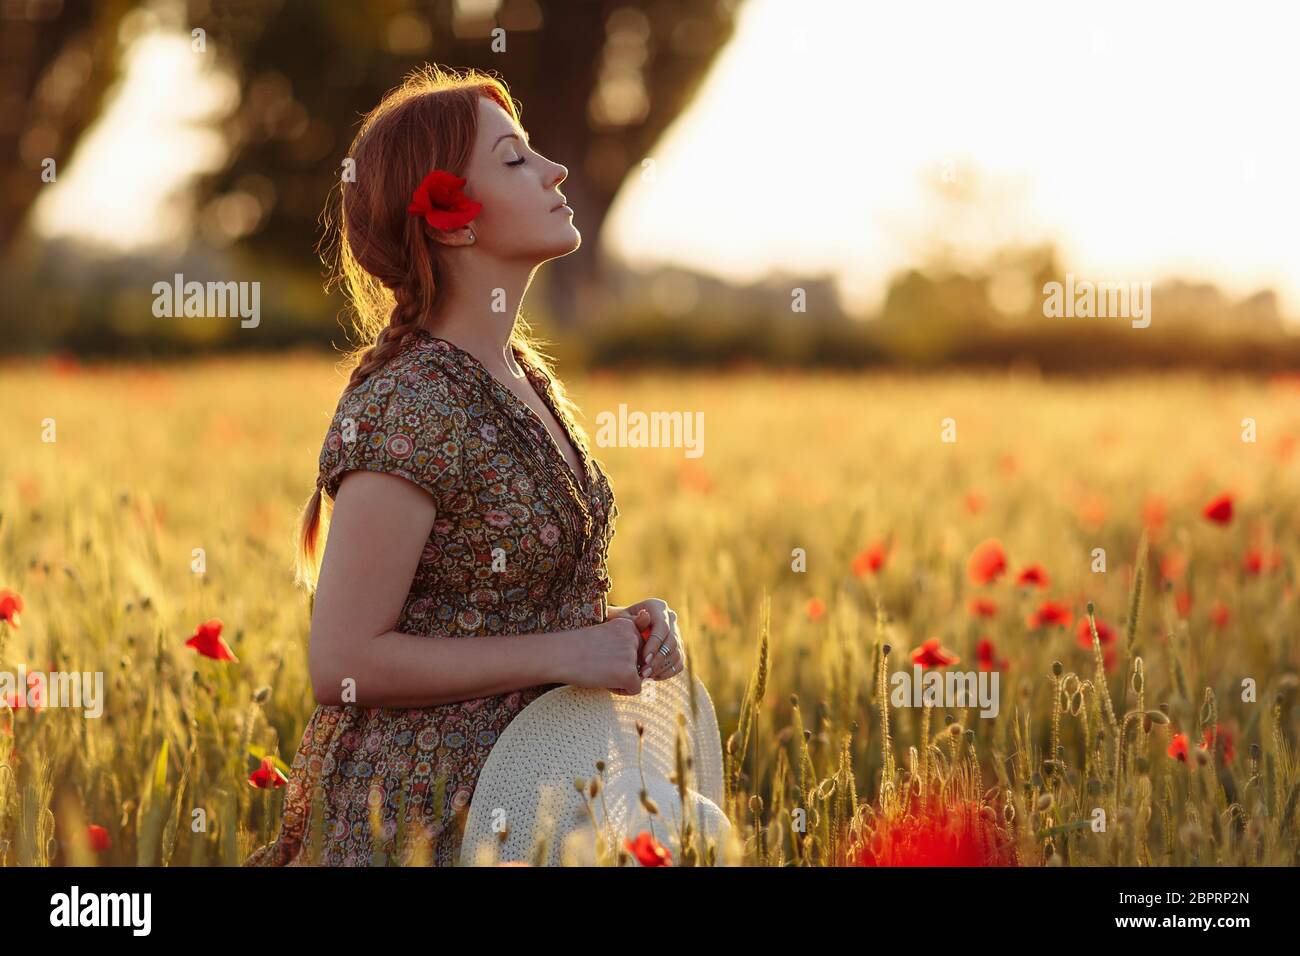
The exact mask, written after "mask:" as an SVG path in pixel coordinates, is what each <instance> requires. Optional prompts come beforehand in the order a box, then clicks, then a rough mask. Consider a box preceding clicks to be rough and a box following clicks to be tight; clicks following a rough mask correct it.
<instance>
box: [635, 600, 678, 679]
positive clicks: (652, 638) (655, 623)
mask: <svg viewBox="0 0 1300 956" xmlns="http://www.w3.org/2000/svg"><path fill="white" fill-rule="evenodd" d="M650 616H651V625H650V634H649V635H648V636H647V637H646V639H645V641H644V643H642V645H641V671H642V676H643V677H644V676H646V675H648V674H650V673H651V671H652V670H653V669H654V665H655V663H656V661H655V655H657V654H658V653H659V648H660V647H662V646H663V645H664V643H665V642H667V641H669V640H671V639H672V635H671V633H670V629H669V624H668V615H667V614H666V613H664V611H662V610H659V609H658V608H656V609H655V610H654V611H652V612H651V615H650Z"/></svg>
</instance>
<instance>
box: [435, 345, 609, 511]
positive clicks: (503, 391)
mask: <svg viewBox="0 0 1300 956" xmlns="http://www.w3.org/2000/svg"><path fill="white" fill-rule="evenodd" d="M416 332H417V333H421V334H423V335H425V336H427V337H428V338H430V339H432V340H433V341H435V342H442V343H443V344H445V345H446V346H447V348H448V349H449V350H450V351H452V352H455V353H456V354H457V355H460V356H463V357H464V358H465V359H467V360H468V363H469V365H470V367H471V368H473V369H475V370H476V371H477V372H478V373H479V375H481V376H483V377H484V378H486V379H487V380H488V383H489V384H490V386H491V387H492V388H494V389H495V390H496V391H497V393H498V395H499V396H504V404H505V407H506V408H508V409H510V411H511V412H513V413H514V415H515V416H516V417H517V418H519V419H520V420H521V421H523V422H525V423H526V424H529V425H531V426H532V427H533V428H534V430H537V429H540V431H541V433H542V434H543V435H545V436H546V440H547V442H548V444H549V445H550V447H551V449H552V450H553V451H554V453H555V457H556V458H558V459H559V462H560V467H562V468H563V469H564V473H565V474H566V475H567V476H568V478H569V482H570V484H571V486H572V487H573V489H574V490H575V491H576V492H577V494H578V495H579V496H580V497H581V498H582V499H584V500H590V497H591V493H592V490H593V487H594V485H593V481H592V477H591V462H590V461H589V459H588V457H587V452H586V448H585V447H584V446H583V444H582V442H580V441H578V440H577V439H576V438H575V437H574V436H573V433H572V432H571V431H570V430H569V425H568V422H567V421H566V420H565V416H564V415H562V414H561V413H560V411H559V409H558V408H557V407H556V404H555V401H554V396H553V395H552V394H551V387H550V382H549V381H548V380H547V378H546V376H545V375H543V374H542V372H541V371H540V370H539V369H537V368H535V367H534V366H533V365H532V363H531V362H529V361H528V359H527V357H526V356H525V355H524V353H523V352H522V351H520V349H519V347H518V345H516V344H514V343H511V351H512V352H514V355H515V360H516V361H517V362H518V363H519V367H520V368H522V369H523V370H524V376H525V377H526V378H527V379H528V381H529V383H530V384H531V385H532V386H533V391H534V392H536V394H537V397H538V398H540V399H541V400H542V404H543V405H545V406H546V407H547V408H548V409H549V410H550V412H551V415H552V416H553V417H554V418H555V422H556V424H558V425H559V426H560V431H562V432H563V433H564V437H565V438H566V439H567V440H568V442H569V444H570V445H571V446H572V447H573V451H574V453H575V454H576V455H577V456H578V464H579V465H580V466H581V468H582V471H583V474H582V477H581V478H579V476H578V475H577V474H576V473H575V472H574V470H573V468H572V467H570V465H569V460H568V459H567V458H566V457H565V455H564V451H563V450H562V449H561V448H560V444H559V442H557V441H556V440H555V436H554V435H552V434H551V430H550V429H549V428H547V427H546V423H545V422H544V421H542V418H541V416H540V415H538V414H537V412H536V411H535V410H534V409H533V407H532V406H531V405H529V404H528V403H527V402H525V401H524V400H523V399H522V398H520V397H519V396H518V395H516V394H515V391H514V389H512V388H510V387H509V386H508V385H506V384H505V383H504V382H502V381H501V379H499V378H497V377H496V376H495V375H493V374H492V372H491V371H490V370H489V369H488V367H487V366H486V365H484V364H483V363H482V362H481V361H479V359H478V356H476V355H474V354H473V353H472V352H467V351H466V350H465V349H463V348H461V347H460V346H459V345H457V344H456V343H455V342H453V341H451V340H450V339H444V338H443V337H442V336H439V335H434V334H433V333H432V332H430V331H429V330H428V329H425V328H422V327H420V328H417V329H416Z"/></svg>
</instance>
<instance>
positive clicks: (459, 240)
mask: <svg viewBox="0 0 1300 956" xmlns="http://www.w3.org/2000/svg"><path fill="white" fill-rule="evenodd" d="M426 228H427V229H428V230H429V233H430V235H432V236H433V239H434V241H435V242H439V243H442V245H444V246H453V247H454V246H472V245H473V244H474V242H475V241H476V239H477V236H476V235H475V233H474V227H473V226H472V225H465V226H461V227H460V228H459V229H450V230H448V229H434V228H433V227H432V226H427V227H426ZM472 237H473V238H472Z"/></svg>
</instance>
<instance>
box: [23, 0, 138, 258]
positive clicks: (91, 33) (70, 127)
mask: <svg viewBox="0 0 1300 956" xmlns="http://www.w3.org/2000/svg"><path fill="white" fill-rule="evenodd" d="M132 5H133V4H132V3H131V2H129V0H101V2H97V3H87V2H81V0H74V2H72V3H67V4H65V3H63V2H62V0H28V2H26V3H0V51H2V54H3V55H0V169H2V170H3V173H2V174H0V186H2V187H3V188H0V256H3V255H4V254H6V253H7V252H8V251H9V247H10V245H11V244H12V243H13V241H14V239H15V238H16V236H17V235H18V232H19V226H20V224H21V223H22V221H23V219H24V218H25V217H26V214H27V210H28V209H29V208H30V207H31V205H32V203H33V202H34V201H35V200H36V196H37V194H38V193H39V192H40V189H41V187H42V186H43V185H46V181H45V180H44V179H42V178H41V174H42V171H43V168H42V167H43V163H44V162H45V160H47V159H52V160H54V164H55V166H54V169H55V172H56V174H57V172H58V170H60V169H62V168H63V166H64V164H65V163H66V161H67V159H68V157H69V156H70V155H71V154H72V150H73V147H75V146H76V144H77V140H78V139H79V138H80V137H81V134H82V133H83V132H84V131H85V130H86V127H88V126H89V125H90V124H91V122H92V121H93V120H94V119H95V117H96V116H97V115H98V114H99V111H100V109H101V107H102V106H103V103H104V95H105V93H106V91H107V90H108V88H109V86H110V84H111V83H112V81H113V79H114V78H115V77H116V75H117V67H118V63H117V53H118V42H117V31H118V26H119V25H120V24H121V22H122V17H123V16H124V15H125V14H126V12H127V11H128V10H130V8H131V7H132Z"/></svg>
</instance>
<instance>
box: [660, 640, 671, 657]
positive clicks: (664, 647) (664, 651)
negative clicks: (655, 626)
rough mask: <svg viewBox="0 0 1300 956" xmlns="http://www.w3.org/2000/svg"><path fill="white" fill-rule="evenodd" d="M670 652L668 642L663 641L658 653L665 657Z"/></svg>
mask: <svg viewBox="0 0 1300 956" xmlns="http://www.w3.org/2000/svg"><path fill="white" fill-rule="evenodd" d="M672 652H673V647H672V645H671V644H668V643H664V644H663V645H662V646H661V647H660V648H659V653H660V654H662V655H663V656H664V657H667V656H668V655H669V654H671V653H672Z"/></svg>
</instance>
